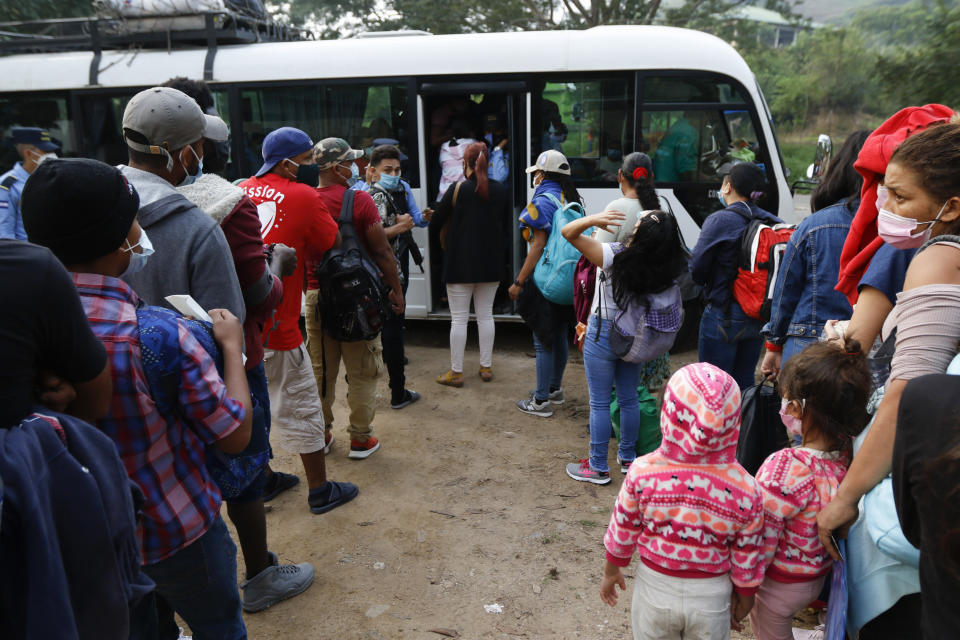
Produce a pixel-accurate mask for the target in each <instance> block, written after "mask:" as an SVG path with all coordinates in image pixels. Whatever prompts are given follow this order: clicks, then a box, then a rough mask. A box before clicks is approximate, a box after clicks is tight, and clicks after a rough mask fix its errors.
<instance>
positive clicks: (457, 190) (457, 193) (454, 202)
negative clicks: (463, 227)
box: [453, 180, 463, 206]
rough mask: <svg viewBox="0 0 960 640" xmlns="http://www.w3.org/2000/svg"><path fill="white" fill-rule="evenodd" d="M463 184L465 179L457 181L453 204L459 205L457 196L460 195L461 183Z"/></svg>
mask: <svg viewBox="0 0 960 640" xmlns="http://www.w3.org/2000/svg"><path fill="white" fill-rule="evenodd" d="M462 184H463V180H461V181H459V182H457V186H455V187H454V188H453V206H457V196H459V195H460V185H462Z"/></svg>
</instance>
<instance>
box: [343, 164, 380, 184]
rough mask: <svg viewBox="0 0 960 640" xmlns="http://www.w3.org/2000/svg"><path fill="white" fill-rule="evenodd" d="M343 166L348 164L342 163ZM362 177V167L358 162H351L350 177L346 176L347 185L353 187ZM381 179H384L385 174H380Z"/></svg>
mask: <svg viewBox="0 0 960 640" xmlns="http://www.w3.org/2000/svg"><path fill="white" fill-rule="evenodd" d="M340 166H341V167H344V168H345V167H346V165H343V164H342V165H340ZM359 179H360V167H358V166H357V163H356V162H351V163H350V177H349V178H346V182H347V186H348V187H352V186H353V185H355V184H357V180H359ZM380 179H381V180H382V179H383V176H380Z"/></svg>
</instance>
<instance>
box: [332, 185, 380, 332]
mask: <svg viewBox="0 0 960 640" xmlns="http://www.w3.org/2000/svg"><path fill="white" fill-rule="evenodd" d="M355 193H356V192H355V191H353V190H352V189H347V190H346V192H345V193H344V194H343V205H342V206H341V207H340V219H339V220H338V221H337V222H338V224H339V226H340V238H341V244H340V246H339V247H337V248H335V249H330V250H329V251H327V253H325V254H324V256H323V259H322V260H321V261H320V264H319V265H318V266H317V271H316V273H317V280H318V281H319V283H320V288H319V290H318V292H317V294H318V295H317V311H316V313H317V316H318V317H319V318H320V324H321V326H322V328H323V331H324V332H325V333H326V334H327V335H329V336H330V337H331V338H333V339H334V340H337V341H338V342H359V341H360V340H372V339H374V338H376V337H377V335H378V334H379V333H380V330H381V329H382V328H383V323H384V320H386V317H387V291H386V289H385V288H384V286H383V282H382V281H381V279H380V271H379V270H378V269H377V267H376V265H375V264H374V263H373V261H372V260H371V259H370V256H368V255H367V252H366V250H365V249H364V248H363V244H362V243H361V242H360V239H359V237H358V236H357V230H356V227H354V225H353V197H354V194H355Z"/></svg>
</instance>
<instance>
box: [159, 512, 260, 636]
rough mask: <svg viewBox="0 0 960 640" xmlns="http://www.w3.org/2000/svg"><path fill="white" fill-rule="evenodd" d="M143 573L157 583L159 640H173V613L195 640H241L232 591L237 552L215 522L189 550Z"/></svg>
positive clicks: (241, 627)
mask: <svg viewBox="0 0 960 640" xmlns="http://www.w3.org/2000/svg"><path fill="white" fill-rule="evenodd" d="M143 572H144V573H146V574H147V575H148V576H150V578H151V579H152V580H153V581H154V582H156V583H157V589H156V592H155V593H156V602H157V618H158V620H157V622H158V626H159V629H160V635H159V637H160V638H161V640H165V639H166V638H167V637H171V631H172V637H173V638H176V637H177V635H176V628H177V625H176V623H175V622H174V619H173V612H174V611H176V612H177V613H178V614H180V617H181V618H183V620H184V621H185V622H186V623H187V624H188V625H189V626H190V629H191V630H192V631H193V637H194V638H195V639H196V640H245V638H246V637H247V629H246V627H245V626H244V624H243V618H242V617H241V616H240V592H239V590H238V589H237V547H236V546H235V545H234V544H233V540H231V539H230V534H229V533H228V532H227V525H225V524H224V523H223V518H221V517H220V516H217V519H216V520H214V521H213V524H212V525H210V528H209V529H207V532H206V533H204V534H203V535H202V536H200V538H198V539H197V540H195V541H194V542H193V543H191V544H190V545H188V546H186V547H184V548H183V549H180V550H179V551H177V552H176V553H175V554H173V555H172V556H170V557H169V558H166V559H165V560H161V561H160V562H157V563H154V564H146V565H143Z"/></svg>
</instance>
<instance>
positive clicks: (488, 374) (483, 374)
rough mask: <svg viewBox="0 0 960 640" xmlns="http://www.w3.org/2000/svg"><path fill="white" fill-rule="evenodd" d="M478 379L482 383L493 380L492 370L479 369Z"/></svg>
mask: <svg viewBox="0 0 960 640" xmlns="http://www.w3.org/2000/svg"><path fill="white" fill-rule="evenodd" d="M480 379H481V380H483V381H484V382H490V381H491V380H493V369H492V368H491V367H480Z"/></svg>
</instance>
